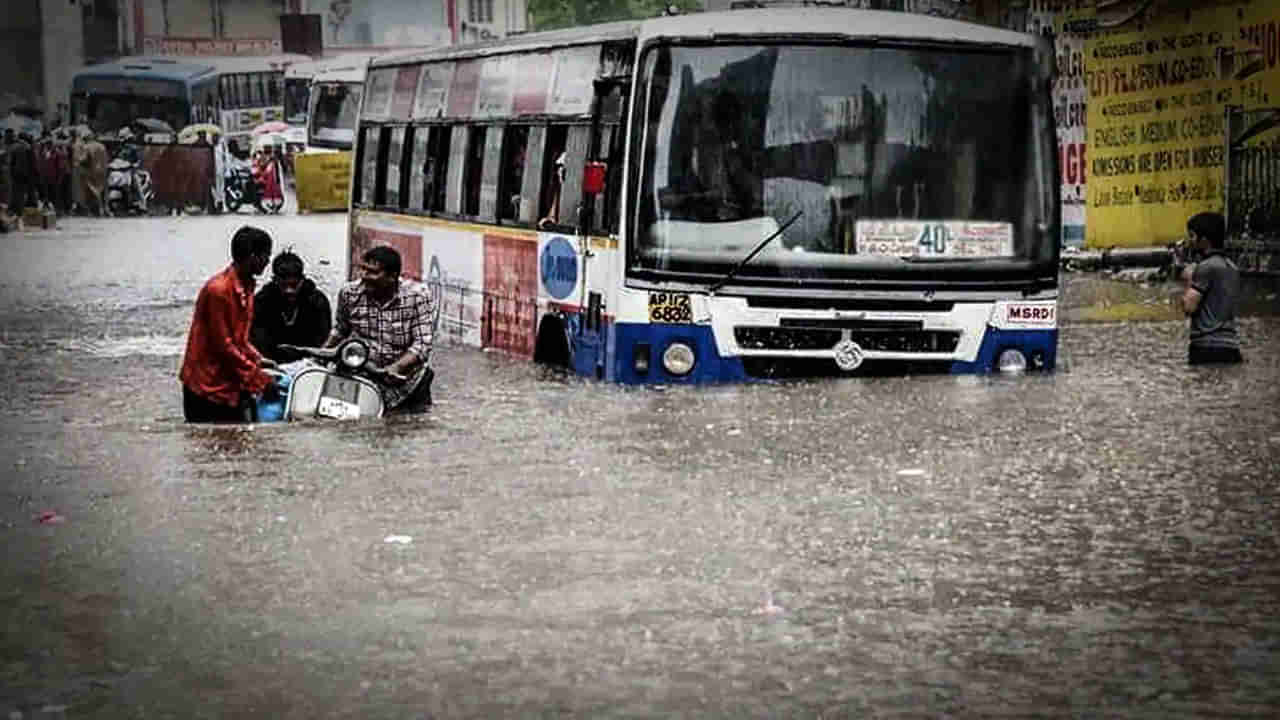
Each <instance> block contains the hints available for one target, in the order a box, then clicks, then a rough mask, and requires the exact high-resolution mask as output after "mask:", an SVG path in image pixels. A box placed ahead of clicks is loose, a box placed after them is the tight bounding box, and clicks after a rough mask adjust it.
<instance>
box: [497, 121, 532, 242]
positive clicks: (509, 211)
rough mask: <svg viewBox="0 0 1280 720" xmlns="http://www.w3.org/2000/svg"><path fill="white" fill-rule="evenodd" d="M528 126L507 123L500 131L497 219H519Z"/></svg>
mask: <svg viewBox="0 0 1280 720" xmlns="http://www.w3.org/2000/svg"><path fill="white" fill-rule="evenodd" d="M528 147H529V126H528V125H508V126H507V127H506V129H505V130H503V132H502V164H501V166H500V167H499V169H498V212H497V217H498V219H499V220H519V219H520V216H521V212H520V209H521V206H522V205H524V204H525V203H523V202H522V197H523V192H524V168H525V160H526V158H527V157H528Z"/></svg>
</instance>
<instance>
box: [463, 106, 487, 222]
mask: <svg viewBox="0 0 1280 720" xmlns="http://www.w3.org/2000/svg"><path fill="white" fill-rule="evenodd" d="M487 130H488V128H486V127H484V126H480V127H470V128H467V146H466V147H467V149H466V156H465V159H464V161H463V168H462V214H463V215H472V216H475V215H479V214H480V194H481V192H480V186H481V184H482V183H483V182H484V175H483V174H482V173H483V171H484V150H485V135H486V134H487V132H486V131H487Z"/></svg>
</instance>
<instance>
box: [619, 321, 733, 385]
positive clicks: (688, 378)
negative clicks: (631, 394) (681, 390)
mask: <svg viewBox="0 0 1280 720" xmlns="http://www.w3.org/2000/svg"><path fill="white" fill-rule="evenodd" d="M613 339H614V341H613V342H612V343H610V345H611V346H612V347H611V353H610V354H611V355H612V357H611V358H610V360H611V362H610V364H609V377H610V379H612V380H614V381H615V382H620V383H627V384H642V383H662V384H685V385H692V384H698V383H723V382H744V381H746V380H749V379H750V378H748V377H747V373H746V370H744V369H743V366H742V359H741V358H736V357H728V358H722V357H720V354H719V353H718V352H717V351H716V341H715V338H714V337H713V336H712V334H711V328H710V327H709V326H706V325H651V324H649V323H617V324H616V325H615V326H614V333H613ZM673 342H683V343H685V344H686V345H688V346H689V347H691V348H693V353H694V358H695V361H694V364H693V371H692V372H690V373H689V374H688V375H684V376H679V375H672V374H670V373H668V372H667V371H666V370H665V369H664V368H663V367H662V353H663V352H665V351H666V349H667V348H668V347H670V345H671V343H673ZM637 343H648V344H649V371H648V372H646V373H644V374H641V373H639V372H637V371H636V366H635V347H636V344H637Z"/></svg>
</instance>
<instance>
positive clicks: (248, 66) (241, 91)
mask: <svg viewBox="0 0 1280 720" xmlns="http://www.w3.org/2000/svg"><path fill="white" fill-rule="evenodd" d="M310 60H311V58H310V57H308V56H306V55H299V54H287V55H264V56H260V57H234V58H217V59H216V60H214V62H213V65H214V68H215V70H216V72H217V74H218V96H219V108H218V109H219V113H218V118H217V120H216V121H215V122H217V124H218V125H219V126H221V127H222V132H223V135H224V137H225V138H227V139H234V140H237V142H238V144H239V145H240V147H241V149H243V150H247V149H248V147H249V142H248V141H249V139H250V138H249V135H250V133H251V132H252V131H253V129H254V128H256V127H257V126H259V125H261V124H262V123H265V122H272V121H280V122H283V121H284V119H285V83H284V75H285V72H286V71H287V70H288V68H289V67H290V66H292V65H295V64H298V63H306V62H310Z"/></svg>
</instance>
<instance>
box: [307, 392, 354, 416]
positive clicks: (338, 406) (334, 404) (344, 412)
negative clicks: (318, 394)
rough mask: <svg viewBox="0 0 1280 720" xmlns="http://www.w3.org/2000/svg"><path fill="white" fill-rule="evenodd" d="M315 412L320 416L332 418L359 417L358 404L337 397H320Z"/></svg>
mask: <svg viewBox="0 0 1280 720" xmlns="http://www.w3.org/2000/svg"><path fill="white" fill-rule="evenodd" d="M316 414H317V415H319V416H321V417H327V418H333V419H334V420H358V419H360V406H359V405H356V404H355V403H349V402H347V401H346V400H339V399H338V398H332V397H322V398H320V407H318V408H317V409H316Z"/></svg>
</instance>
